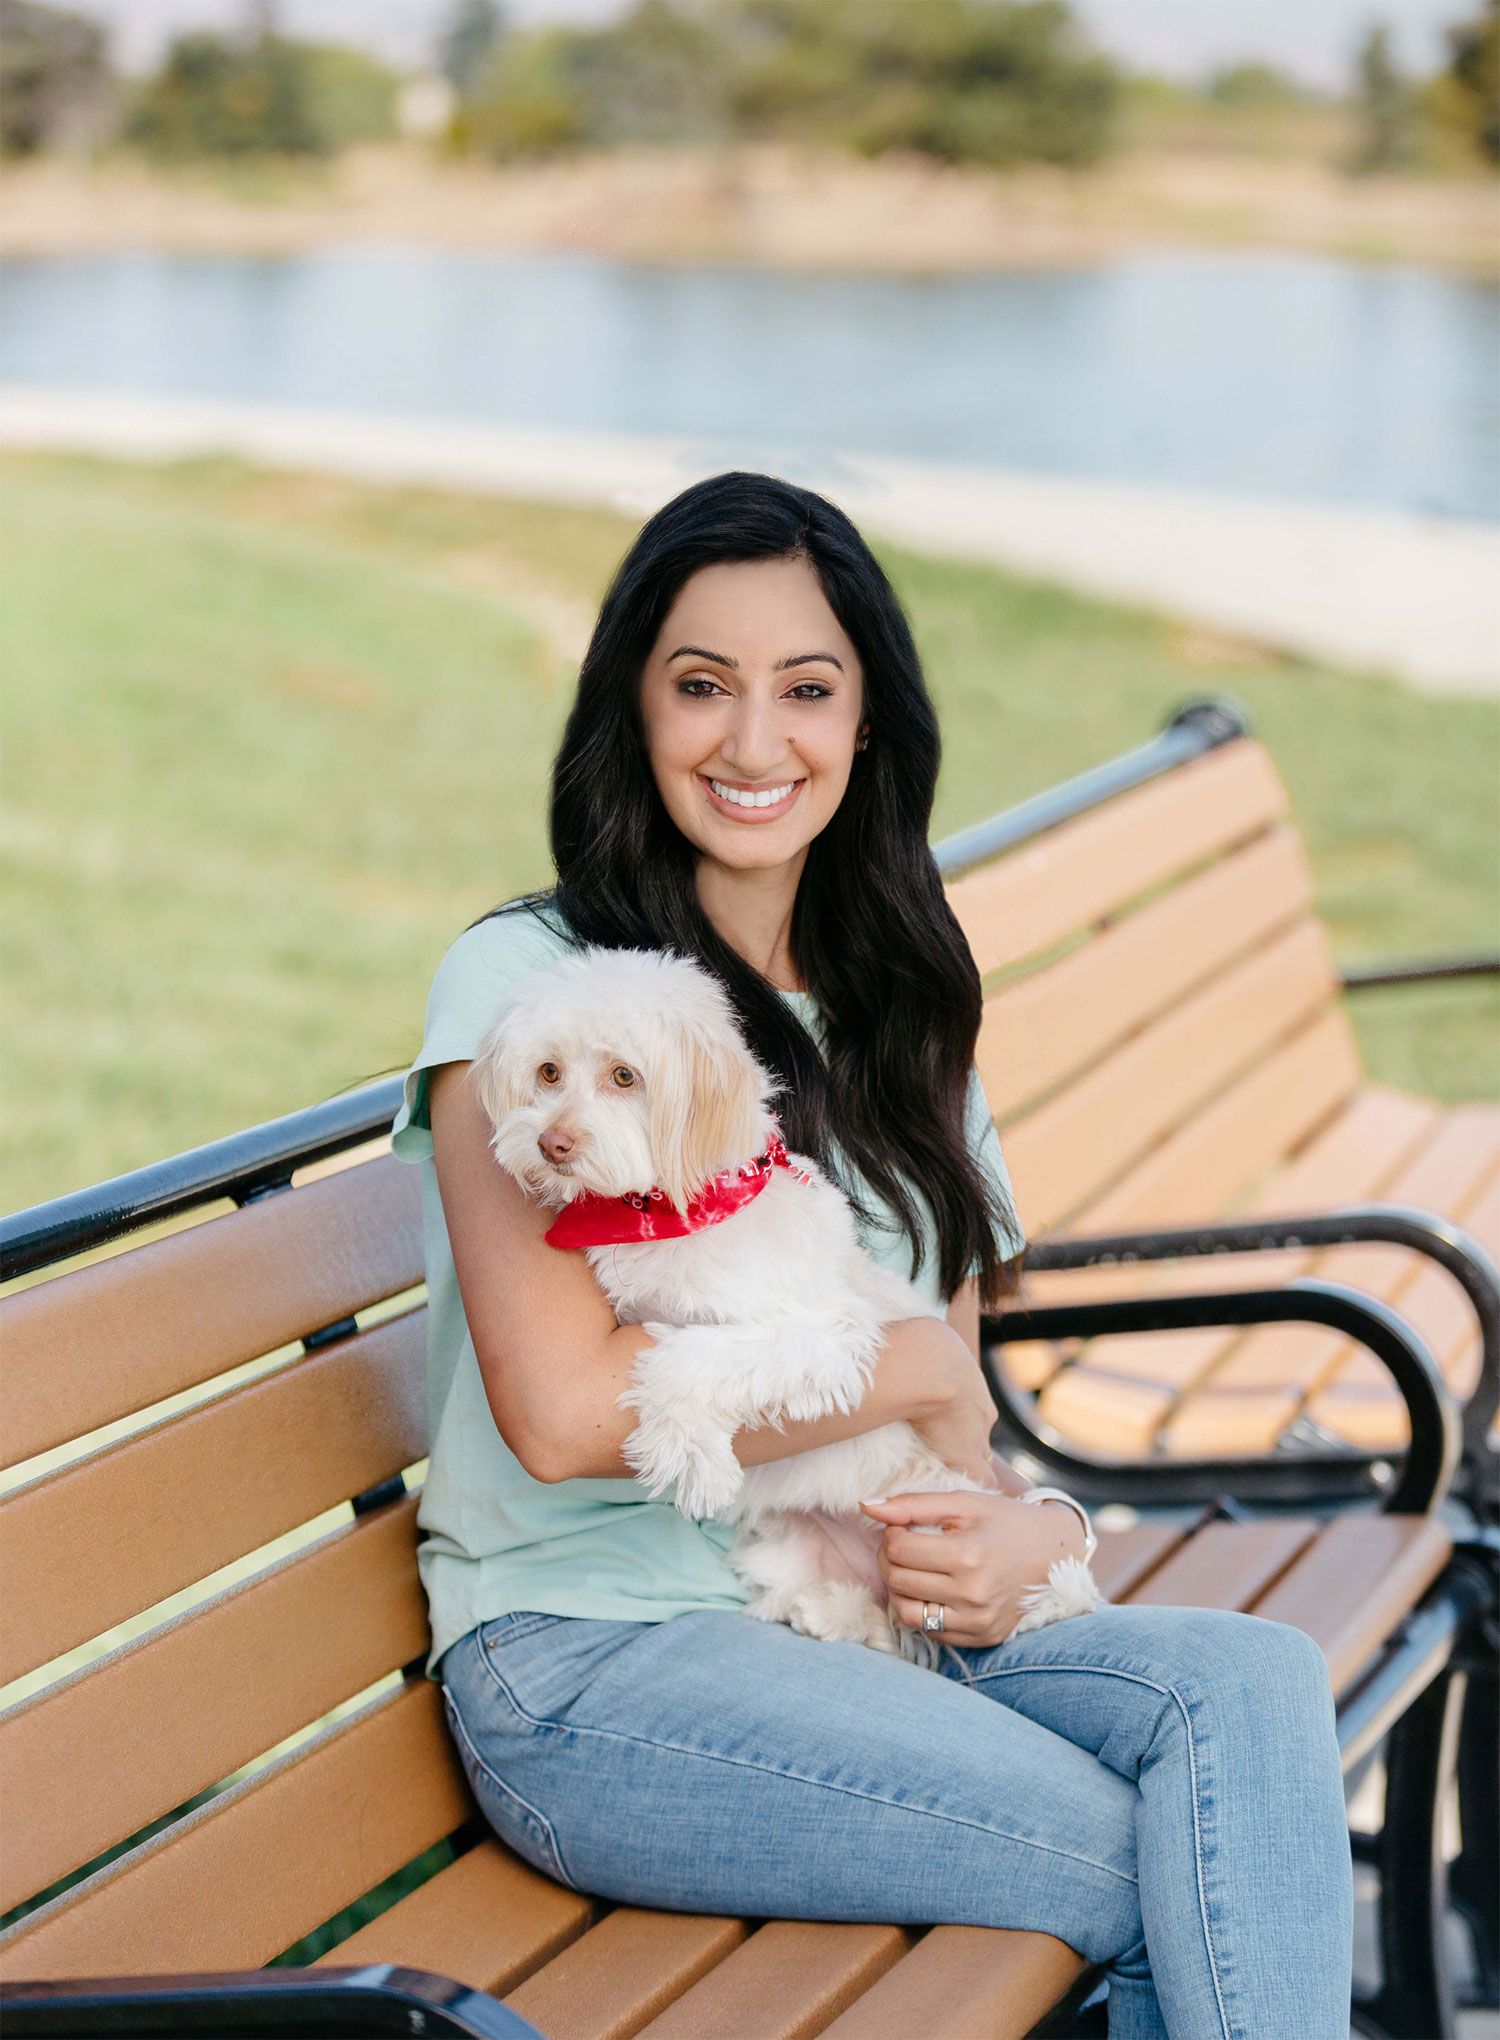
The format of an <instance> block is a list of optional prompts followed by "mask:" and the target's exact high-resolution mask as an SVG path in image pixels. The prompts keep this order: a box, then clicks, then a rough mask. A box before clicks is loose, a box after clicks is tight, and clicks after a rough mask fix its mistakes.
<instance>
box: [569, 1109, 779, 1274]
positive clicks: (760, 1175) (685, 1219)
mask: <svg viewBox="0 0 1500 2040" xmlns="http://www.w3.org/2000/svg"><path fill="white" fill-rule="evenodd" d="M772 1169H789V1170H790V1171H791V1173H792V1174H793V1175H794V1176H795V1177H796V1179H797V1181H798V1182H799V1183H810V1182H811V1181H812V1177H811V1176H810V1175H809V1174H808V1173H807V1171H806V1169H799V1168H798V1167H797V1164H796V1163H795V1162H794V1161H793V1160H792V1158H791V1156H790V1155H789V1154H788V1153H787V1151H786V1143H785V1141H783V1139H782V1138H781V1135H780V1134H779V1133H773V1134H772V1135H771V1137H770V1139H769V1140H768V1141H767V1142H766V1151H765V1153H764V1154H763V1155H757V1156H756V1157H755V1160H754V1161H753V1162H741V1163H740V1165H739V1167H738V1168H737V1169H726V1170H725V1171H724V1173H723V1175H722V1176H715V1177H714V1178H713V1180H712V1181H711V1182H708V1183H705V1184H704V1186H703V1188H702V1189H701V1190H700V1191H699V1192H698V1195H697V1196H696V1197H695V1198H693V1199H692V1201H691V1203H690V1204H689V1205H688V1208H687V1210H686V1211H679V1210H678V1209H677V1206H676V1205H675V1204H673V1203H672V1202H671V1200H670V1199H669V1197H668V1196H667V1193H666V1191H665V1190H646V1191H640V1190H628V1191H627V1192H626V1193H625V1195H624V1196H623V1197H600V1196H597V1195H596V1194H595V1193H594V1192H593V1191H592V1190H586V1191H585V1192H584V1193H583V1195H582V1196H581V1197H575V1198H574V1200H573V1202H572V1203H571V1204H565V1205H564V1206H563V1208H562V1210H561V1211H560V1212H559V1213H558V1214H557V1217H556V1219H555V1220H554V1221H553V1223H552V1225H551V1227H550V1229H549V1230H548V1232H547V1234H546V1241H547V1244H548V1246H549V1247H557V1248H559V1249H561V1250H562V1251H564V1252H566V1251H567V1250H568V1249H570V1248H573V1247H623V1246H633V1245H634V1244H635V1243H636V1242H637V1241H640V1240H682V1239H686V1238H687V1236H688V1234H689V1233H695V1232H702V1230H703V1228H704V1227H705V1226H709V1225H722V1224H723V1222H724V1220H725V1219H726V1218H733V1217H734V1214H735V1213H736V1212H737V1211H743V1210H744V1208H745V1206H746V1205H747V1204H750V1203H753V1201H754V1200H755V1199H756V1198H757V1197H759V1195H760V1193H761V1191H762V1190H764V1189H765V1187H766V1185H767V1183H769V1182H770V1180H771V1171H772Z"/></svg>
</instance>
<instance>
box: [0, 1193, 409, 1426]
mask: <svg viewBox="0 0 1500 2040" xmlns="http://www.w3.org/2000/svg"><path fill="white" fill-rule="evenodd" d="M421 1280H422V1232H421V1207H420V1202H419V1195H418V1185H417V1182H416V1172H415V1171H414V1170H412V1169H410V1168H408V1167H406V1166H405V1164H404V1163H401V1162H398V1161H396V1160H395V1159H394V1158H392V1157H386V1158H385V1159H384V1160H381V1161H376V1162H370V1163H367V1164H365V1165H364V1166H362V1167H360V1168H356V1169H349V1170H346V1171H344V1172H343V1173H341V1174H339V1175H337V1176H333V1177H330V1178H328V1179H327V1180H326V1181H323V1182H319V1183H314V1184H310V1185H308V1186H307V1187H306V1188H305V1189H301V1190H288V1191H284V1192H281V1193H280V1194H278V1195H276V1196H273V1197H265V1198H259V1199H257V1200H256V1201H255V1202H254V1203H252V1204H247V1205H246V1206H245V1207H244V1209H243V1210H241V1211H232V1212H229V1213H227V1214H226V1215H225V1216H224V1217H222V1218H211V1219H207V1220H205V1221H204V1223H203V1224H202V1225H197V1226H191V1227H189V1228H188V1230H187V1231H185V1232H179V1233H173V1234H171V1235H169V1236H168V1237H167V1238H166V1239H160V1240H152V1241H150V1242H148V1243H147V1244H146V1245H144V1246H140V1247H135V1248H133V1249H132V1250H131V1251H130V1252H129V1253H125V1254H118V1255H116V1256H114V1257H113V1258H112V1259H110V1260H107V1261H98V1262H95V1263H94V1264H93V1265H92V1266H90V1267H86V1268H79V1269H75V1270H74V1271H73V1273H71V1274H68V1275H60V1276H58V1277H57V1278H56V1279H55V1280H54V1281H51V1282H40V1283H37V1284H35V1285H34V1286H33V1287H31V1288H30V1289H23V1290H20V1291H18V1292H17V1293H16V1294H15V1295H13V1296H8V1297H6V1298H4V1299H3V1300H0V1338H3V1340H4V1345H5V1350H6V1355H7V1364H6V1366H5V1368H4V1370H3V1371H0V1440H3V1456H0V1464H3V1465H5V1466H14V1465H16V1464H17V1463H18V1462H19V1461H21V1460H23V1459H30V1458H32V1457H33V1456H34V1455H35V1454H36V1453H39V1452H46V1451H49V1450H50V1449H51V1448H52V1447H53V1446H54V1445H61V1444H64V1443H66V1442H67V1441H68V1440H69V1439H70V1438H79V1437H83V1436H84V1435H86V1434H87V1433H88V1432H90V1431H94V1430H97V1429H98V1428H99V1427H100V1426H101V1425H103V1424H108V1423H113V1422H114V1421H115V1419H116V1418H118V1417H123V1416H128V1415H129V1414H130V1413H131V1412H132V1411H134V1410H141V1409H147V1408H149V1407H150V1406H151V1404H153V1403H157V1402H161V1401H162V1400H164V1399H165V1398H166V1397H167V1396H170V1395H175V1394H177V1393H178V1392H179V1391H180V1390H182V1389H185V1388H192V1387H194V1386H196V1385H197V1384H198V1383H199V1382H203V1381H210V1380H212V1379H213V1377H214V1376H215V1375H216V1374H223V1373H225V1372H226V1371H227V1370H228V1369H229V1368H231V1367H237V1366H239V1365H241V1364H242V1363H243V1362H244V1361H247V1360H255V1359H258V1358H259V1357H260V1355H261V1354H263V1353H272V1352H275V1351H276V1350H277V1349H278V1348H279V1347H281V1346H285V1345H288V1344H290V1343H291V1342H292V1341H293V1340H295V1339H300V1338H301V1337H302V1336H303V1335H304V1334H305V1333H307V1332H312V1331H317V1330H319V1329H321V1328H322V1327H323V1326H324V1325H330V1324H336V1323H338V1322H339V1320H340V1319H342V1318H346V1317H352V1316H353V1315H354V1313H355V1312H356V1311H359V1310H364V1309H366V1308H367V1307H368V1306H369V1305H371V1304H374V1303H379V1302H381V1301H383V1300H384V1299H385V1298H386V1297H388V1296H396V1295H399V1294H400V1292H401V1291H402V1290H405V1289H410V1288H411V1287H413V1285H414V1284H416V1283H418V1282H420V1281H421Z"/></svg>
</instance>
